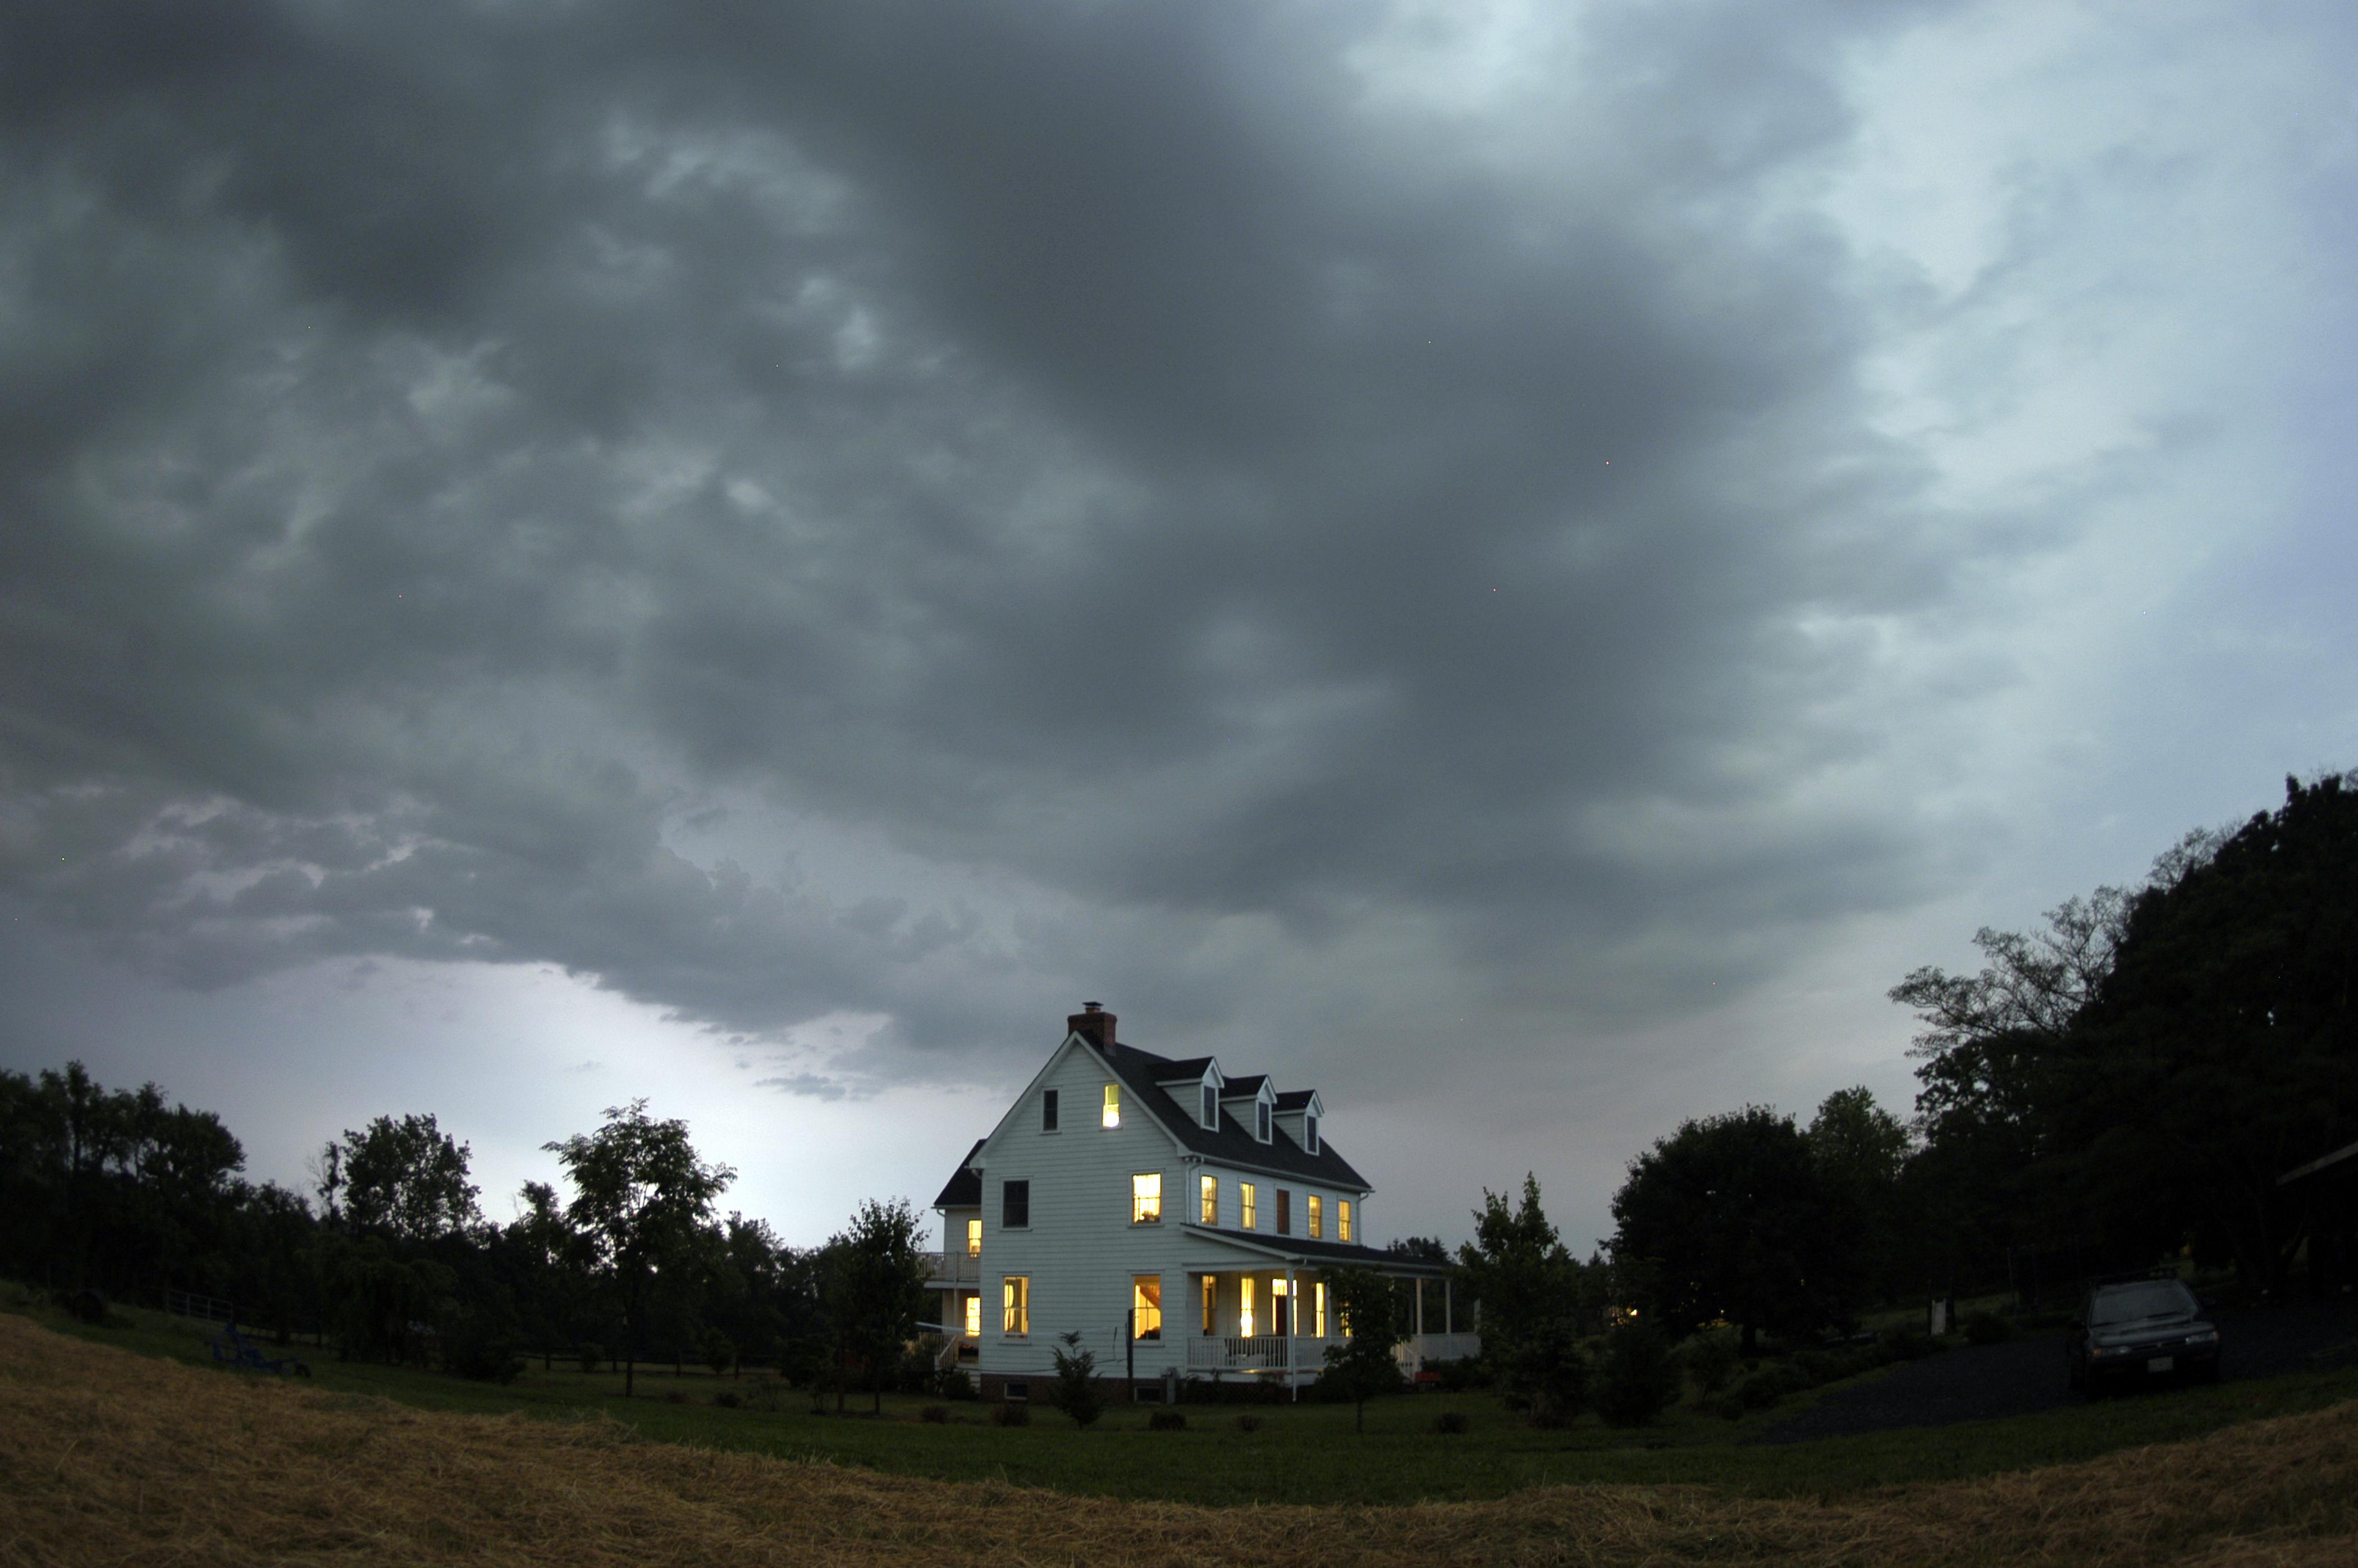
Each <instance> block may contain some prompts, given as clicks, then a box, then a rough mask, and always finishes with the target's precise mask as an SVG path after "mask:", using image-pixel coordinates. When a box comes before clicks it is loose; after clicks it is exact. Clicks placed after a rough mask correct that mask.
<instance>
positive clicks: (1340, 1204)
mask: <svg viewBox="0 0 2358 1568" xmlns="http://www.w3.org/2000/svg"><path fill="white" fill-rule="evenodd" d="M1335 1239H1336V1240H1337V1241H1348V1240H1350V1239H1351V1200H1350V1199H1349V1198H1336V1200H1335Z"/></svg>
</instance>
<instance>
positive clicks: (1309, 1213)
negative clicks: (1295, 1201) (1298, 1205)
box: [1302, 1193, 1326, 1241]
mask: <svg viewBox="0 0 2358 1568" xmlns="http://www.w3.org/2000/svg"><path fill="white" fill-rule="evenodd" d="M1302 1207H1303V1213H1304V1214H1305V1216H1306V1217H1308V1219H1309V1221H1310V1239H1311V1240H1313V1241H1315V1240H1317V1239H1318V1238H1320V1237H1322V1236H1324V1235H1325V1234H1326V1227H1325V1224H1324V1223H1323V1221H1324V1219H1325V1216H1324V1215H1322V1214H1321V1213H1320V1212H1319V1203H1318V1195H1317V1194H1316V1193H1312V1194H1311V1195H1309V1196H1308V1197H1306V1198H1304V1199H1303V1200H1302Z"/></svg>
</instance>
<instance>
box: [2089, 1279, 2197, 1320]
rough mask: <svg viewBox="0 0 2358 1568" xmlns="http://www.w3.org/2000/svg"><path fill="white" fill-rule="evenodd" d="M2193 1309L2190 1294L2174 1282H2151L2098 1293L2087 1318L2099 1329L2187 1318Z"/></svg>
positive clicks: (2193, 1305)
mask: <svg viewBox="0 0 2358 1568" xmlns="http://www.w3.org/2000/svg"><path fill="white" fill-rule="evenodd" d="M2194 1310H2195V1303H2194V1292H2191V1291H2190V1290H2188V1289H2187V1288H2186V1287H2185V1286H2184V1285H2182V1284H2180V1282H2179V1281H2176V1280H2153V1281H2147V1283H2145V1284H2141V1285H2122V1286H2120V1287H2119V1288H2117V1289H2115V1290H2108V1291H2100V1292H2097V1295H2096V1300H2095V1303H2094V1304H2093V1307H2092V1308H2091V1309H2090V1311H2089V1314H2088V1318H2089V1321H2090V1322H2092V1323H2094V1324H2096V1325H2100V1326H2101V1325H2105V1324H2115V1323H2136V1322H2137V1321H2138V1320H2139V1319H2141V1318H2148V1317H2186V1316H2190V1315H2191V1314H2193V1312H2194Z"/></svg>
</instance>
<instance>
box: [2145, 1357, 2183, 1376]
mask: <svg viewBox="0 0 2358 1568" xmlns="http://www.w3.org/2000/svg"><path fill="white" fill-rule="evenodd" d="M2177 1365H2178V1358H2177V1357H2174V1356H2157V1357H2154V1358H2153V1359H2152V1360H2150V1361H2148V1362H2147V1363H2146V1364H2145V1369H2146V1370H2147V1371H2148V1372H2167V1371H2169V1369H2170V1368H2172V1367H2175V1366H2177Z"/></svg>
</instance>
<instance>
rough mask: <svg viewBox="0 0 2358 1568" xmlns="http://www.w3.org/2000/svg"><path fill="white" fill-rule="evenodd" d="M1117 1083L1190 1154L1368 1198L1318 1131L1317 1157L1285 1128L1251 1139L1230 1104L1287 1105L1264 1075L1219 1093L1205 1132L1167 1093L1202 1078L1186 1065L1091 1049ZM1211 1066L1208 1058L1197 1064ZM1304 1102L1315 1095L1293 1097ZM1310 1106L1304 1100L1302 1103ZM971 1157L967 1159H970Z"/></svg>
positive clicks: (1361, 1180)
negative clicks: (1215, 1116)
mask: <svg viewBox="0 0 2358 1568" xmlns="http://www.w3.org/2000/svg"><path fill="white" fill-rule="evenodd" d="M1090 1044H1091V1046H1092V1048H1093V1049H1095V1050H1096V1051H1097V1052H1098V1055H1099V1056H1101V1057H1103V1058H1104V1060H1105V1063H1106V1065H1107V1066H1108V1067H1109V1068H1111V1069H1112V1070H1113V1074H1114V1076H1116V1077H1118V1078H1120V1080H1121V1081H1122V1082H1123V1083H1124V1084H1125V1085H1127V1086H1128V1087H1129V1089H1130V1096H1131V1098H1133V1100H1134V1101H1135V1102H1136V1103H1137V1104H1138V1105H1140V1106H1142V1107H1144V1108H1145V1109H1146V1111H1147V1114H1149V1115H1150V1116H1152V1117H1153V1118H1154V1119H1155V1121H1156V1122H1157V1123H1158V1124H1160V1125H1161V1126H1162V1128H1163V1130H1164V1131H1166V1132H1168V1133H1170V1134H1171V1136H1172V1138H1173V1139H1174V1141H1177V1142H1178V1144H1179V1146H1180V1147H1181V1148H1183V1149H1184V1150H1186V1151H1187V1152H1189V1153H1191V1154H1200V1155H1202V1156H1203V1157H1204V1158H1205V1159H1206V1160H1213V1161H1217V1162H1219V1163H1221V1164H1223V1165H1235V1166H1238V1167H1240V1168H1242V1169H1245V1170H1250V1171H1262V1172H1266V1173H1270V1174H1271V1175H1282V1176H1298V1177H1300V1178H1301V1179H1302V1180H1303V1181H1305V1182H1315V1183H1318V1184H1321V1185H1324V1186H1329V1187H1335V1188H1338V1189H1340V1190H1342V1191H1345V1192H1357V1193H1361V1194H1364V1193H1367V1192H1368V1191H1370V1190H1371V1189H1370V1188H1369V1187H1368V1179H1367V1178H1366V1177H1365V1176H1362V1175H1360V1174H1359V1173H1358V1172H1357V1171H1356V1170H1354V1169H1353V1168H1352V1166H1351V1162H1349V1161H1347V1160H1346V1159H1344V1158H1343V1156H1342V1155H1340V1154H1338V1153H1336V1152H1335V1143H1334V1141H1333V1140H1332V1139H1330V1138H1328V1137H1326V1136H1325V1129H1324V1128H1323V1127H1322V1128H1321V1129H1320V1130H1319V1139H1318V1145H1319V1147H1318V1152H1317V1153H1315V1154H1312V1153H1308V1152H1304V1151H1303V1147H1302V1145H1301V1144H1300V1143H1299V1142H1298V1141H1295V1140H1294V1138H1293V1136H1292V1135H1291V1134H1289V1133H1288V1132H1287V1131H1286V1130H1284V1129H1283V1128H1282V1127H1281V1128H1275V1129H1272V1130H1271V1136H1270V1141H1268V1142H1266V1143H1263V1142H1261V1141H1260V1140H1259V1139H1257V1138H1255V1137H1254V1136H1253V1130H1252V1128H1251V1127H1250V1126H1249V1124H1248V1123H1246V1122H1244V1121H1241V1120H1239V1119H1237V1118H1236V1117H1235V1116H1233V1115H1231V1114H1229V1112H1228V1109H1227V1108H1226V1107H1227V1102H1228V1101H1229V1100H1233V1099H1258V1098H1260V1097H1261V1096H1262V1095H1263V1094H1264V1093H1268V1094H1270V1095H1271V1098H1275V1099H1277V1100H1279V1101H1280V1103H1282V1102H1283V1099H1284V1098H1285V1097H1283V1096H1279V1095H1276V1094H1274V1092H1273V1086H1271V1083H1270V1081H1269V1075H1268V1074H1266V1073H1254V1074H1250V1075H1249V1076H1244V1077H1237V1078H1229V1079H1228V1080H1227V1082H1226V1085H1225V1087H1222V1089H1221V1090H1220V1100H1221V1103H1222V1109H1221V1111H1220V1124H1219V1126H1218V1127H1217V1128H1211V1127H1206V1126H1204V1125H1203V1124H1202V1123H1200V1122H1199V1121H1197V1120H1196V1119H1195V1108H1194V1107H1193V1106H1190V1105H1185V1104H1183V1103H1181V1102H1180V1101H1179V1100H1178V1099H1176V1098H1173V1097H1172V1096H1171V1095H1170V1094H1169V1093H1167V1092H1165V1091H1164V1089H1163V1087H1162V1086H1163V1085H1164V1084H1167V1083H1177V1082H1184V1081H1185V1080H1187V1079H1190V1078H1194V1077H1198V1076H1201V1069H1200V1068H1199V1069H1198V1070H1197V1071H1196V1072H1195V1073H1193V1074H1190V1073H1185V1072H1178V1071H1174V1069H1176V1068H1179V1067H1181V1066H1182V1065H1184V1064H1182V1063H1179V1062H1174V1061H1173V1060H1172V1059H1171V1058H1170V1057H1168V1056H1158V1055H1156V1054H1154V1053H1153V1052H1152V1051H1141V1050H1140V1049H1139V1048H1138V1047H1137V1046H1135V1045H1125V1044H1120V1043H1118V1042H1117V1043H1115V1044H1110V1045H1104V1046H1099V1045H1097V1044H1096V1043H1095V1042H1091V1043H1090ZM1199 1060H1202V1061H1206V1062H1208V1061H1209V1060H1210V1058H1208V1057H1205V1058H1199ZM1295 1092H1297V1093H1299V1094H1302V1095H1303V1096H1305V1097H1306V1096H1308V1095H1310V1094H1313V1093H1314V1092H1315V1091H1314V1090H1298V1091H1295ZM1302 1103H1303V1104H1307V1103H1308V1100H1307V1098H1304V1100H1303V1102H1302ZM972 1157H973V1156H971V1155H969V1156H968V1158H969V1159H971V1158H972Z"/></svg>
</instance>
